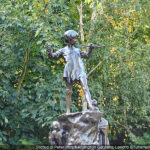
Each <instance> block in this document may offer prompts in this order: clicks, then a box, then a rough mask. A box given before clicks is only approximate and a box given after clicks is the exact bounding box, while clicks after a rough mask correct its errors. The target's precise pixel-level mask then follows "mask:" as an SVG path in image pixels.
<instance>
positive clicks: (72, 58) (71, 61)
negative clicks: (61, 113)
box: [47, 30, 95, 114]
mask: <svg viewBox="0 0 150 150" xmlns="http://www.w3.org/2000/svg"><path fill="white" fill-rule="evenodd" d="M78 36H79V35H78V33H77V32H76V31H74V30H68V31H66V32H65V34H64V39H65V41H66V43H67V46H66V47H64V48H61V49H60V50H58V51H57V52H55V53H53V52H52V48H51V46H50V45H47V51H48V56H49V58H52V59H58V58H60V57H63V58H64V59H65V61H66V65H65V68H64V74H63V79H64V81H65V82H66V109H67V114H69V113H70V105H71V95H72V85H73V82H74V81H76V80H78V81H80V83H81V86H82V88H83V90H84V94H85V98H86V100H87V103H88V106H89V108H90V109H91V110H94V109H95V107H94V106H93V105H92V99H91V94H90V92H89V88H88V85H87V78H86V73H85V69H84V64H83V61H82V59H81V58H89V57H90V56H91V54H92V51H93V49H94V46H93V45H92V44H90V45H89V51H88V52H84V51H81V49H79V48H76V47H74V45H75V44H76V41H77V38H78Z"/></svg>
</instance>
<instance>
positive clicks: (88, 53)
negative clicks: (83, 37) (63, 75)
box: [80, 44, 94, 58]
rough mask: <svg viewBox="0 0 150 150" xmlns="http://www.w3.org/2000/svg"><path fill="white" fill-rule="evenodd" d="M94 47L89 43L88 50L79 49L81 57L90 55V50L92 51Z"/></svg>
mask: <svg viewBox="0 0 150 150" xmlns="http://www.w3.org/2000/svg"><path fill="white" fill-rule="evenodd" d="M93 49H94V47H93V46H92V44H90V48H89V51H88V52H85V51H80V55H81V57H82V58H89V57H90V56H91V55H92V51H93Z"/></svg>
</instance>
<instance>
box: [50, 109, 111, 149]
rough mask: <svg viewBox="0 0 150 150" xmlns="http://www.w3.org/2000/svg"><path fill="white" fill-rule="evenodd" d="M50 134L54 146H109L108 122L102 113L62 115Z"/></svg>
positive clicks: (88, 112)
mask: <svg viewBox="0 0 150 150" xmlns="http://www.w3.org/2000/svg"><path fill="white" fill-rule="evenodd" d="M53 129H54V130H53V131H52V132H50V133H49V141H50V144H51V145H52V146H61V145H63V146H70V145H77V146H82V145H98V146H104V145H109V140H108V121H107V120H105V119H104V118H102V113H101V112H100V111H90V110H89V111H85V112H76V113H70V114H62V115H60V116H59V117H58V121H54V122H53Z"/></svg>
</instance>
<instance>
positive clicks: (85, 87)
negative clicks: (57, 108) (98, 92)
mask: <svg viewBox="0 0 150 150" xmlns="http://www.w3.org/2000/svg"><path fill="white" fill-rule="evenodd" d="M80 83H81V86H82V88H83V91H84V95H85V98H86V100H87V103H88V106H89V108H90V109H92V110H93V109H94V107H93V106H92V100H91V94H90V91H89V88H88V85H87V79H86V78H85V77H81V78H80Z"/></svg>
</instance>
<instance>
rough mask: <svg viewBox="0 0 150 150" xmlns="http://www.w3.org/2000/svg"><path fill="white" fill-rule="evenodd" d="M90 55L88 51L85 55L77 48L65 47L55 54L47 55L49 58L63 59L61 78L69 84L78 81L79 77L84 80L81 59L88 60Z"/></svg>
mask: <svg viewBox="0 0 150 150" xmlns="http://www.w3.org/2000/svg"><path fill="white" fill-rule="evenodd" d="M91 53H92V50H89V52H88V53H87V52H84V51H81V50H80V49H78V48H75V47H72V48H69V47H68V46H66V47H65V48H62V49H60V50H58V51H57V52H55V53H52V52H49V54H48V55H49V57H51V58H60V57H63V58H64V59H65V61H66V65H65V68H64V74H63V78H64V79H65V80H67V81H68V82H71V81H74V80H79V79H80V78H81V77H83V78H86V73H85V69H84V64H83V61H82V59H81V57H83V58H88V57H89V56H90V55H91Z"/></svg>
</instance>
